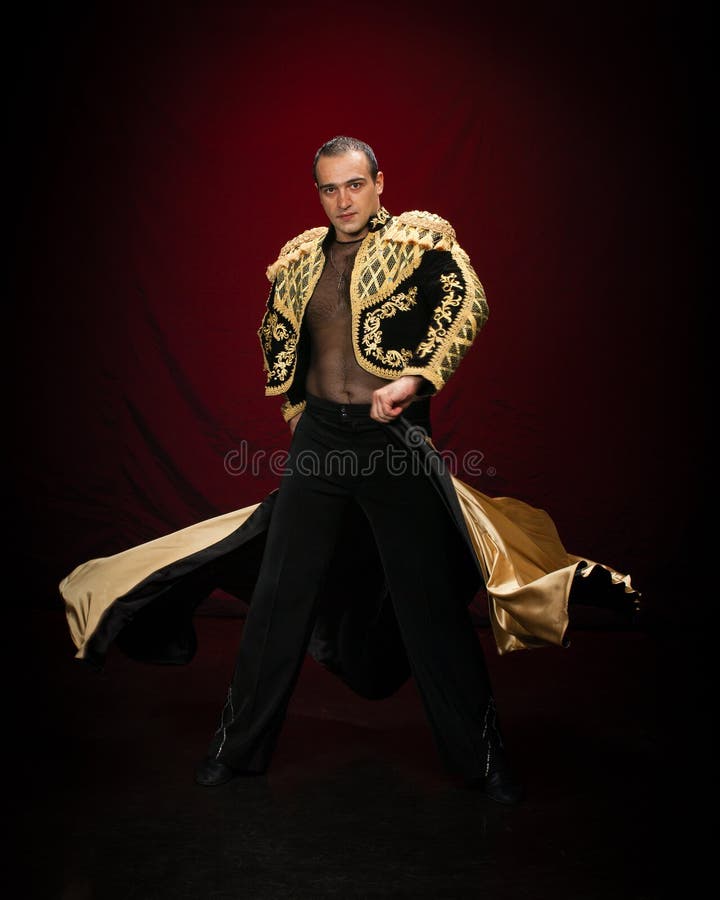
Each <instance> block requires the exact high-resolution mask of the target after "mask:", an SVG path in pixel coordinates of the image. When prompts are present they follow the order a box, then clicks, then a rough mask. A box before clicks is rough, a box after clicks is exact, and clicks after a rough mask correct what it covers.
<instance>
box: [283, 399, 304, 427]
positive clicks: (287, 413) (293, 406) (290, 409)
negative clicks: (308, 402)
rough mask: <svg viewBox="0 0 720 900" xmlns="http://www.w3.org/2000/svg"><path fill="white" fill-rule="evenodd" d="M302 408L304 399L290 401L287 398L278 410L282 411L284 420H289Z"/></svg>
mask: <svg viewBox="0 0 720 900" xmlns="http://www.w3.org/2000/svg"><path fill="white" fill-rule="evenodd" d="M304 409H305V401H304V400H301V401H300V402H299V403H291V402H290V401H289V400H286V401H285V402H284V403H283V405H282V406H281V407H280V412H281V413H282V417H283V419H285V421H286V422H289V421H290V419H294V418H295V416H296V415H297V414H298V413H301V412H302V411H303V410H304Z"/></svg>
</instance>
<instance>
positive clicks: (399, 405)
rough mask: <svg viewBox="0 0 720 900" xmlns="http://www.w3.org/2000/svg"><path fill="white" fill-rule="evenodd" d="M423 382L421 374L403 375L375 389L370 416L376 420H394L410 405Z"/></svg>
mask: <svg viewBox="0 0 720 900" xmlns="http://www.w3.org/2000/svg"><path fill="white" fill-rule="evenodd" d="M422 382H423V378H422V376H421V375H402V376H401V377H400V378H398V379H396V380H395V381H391V382H390V383H389V384H386V385H384V386H383V387H381V388H378V389H377V390H376V391H373V398H372V405H371V407H370V418H371V419H375V421H376V422H392V420H393V419H396V418H397V417H398V416H399V415H400V413H401V412H402V411H403V410H404V409H407V407H408V406H410V404H411V403H412V402H413V400H414V399H415V395H416V394H417V392H418V391H419V390H420V385H421V384H422Z"/></svg>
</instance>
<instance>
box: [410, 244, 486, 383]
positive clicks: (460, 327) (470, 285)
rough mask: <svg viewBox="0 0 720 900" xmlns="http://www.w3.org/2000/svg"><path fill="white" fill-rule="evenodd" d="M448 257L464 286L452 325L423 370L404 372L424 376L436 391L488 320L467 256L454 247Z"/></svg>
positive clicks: (456, 365)
mask: <svg viewBox="0 0 720 900" xmlns="http://www.w3.org/2000/svg"><path fill="white" fill-rule="evenodd" d="M452 256H453V259H454V260H455V262H456V263H457V266H458V268H459V269H460V273H461V275H462V278H463V281H464V283H465V293H464V298H463V299H462V302H461V305H460V307H459V308H458V310H457V313H456V315H455V321H454V323H453V324H452V325H451V326H449V327H447V328H446V329H445V335H444V337H442V338H441V340H440V342H439V344H438V346H437V347H436V349H435V353H434V354H433V356H432V358H431V359H430V360H429V362H428V368H427V370H424V369H423V370H420V371H414V370H411V371H408V373H407V374H413V375H424V376H425V377H426V378H427V379H428V380H429V381H432V383H433V384H434V385H435V387H436V388H437V389H438V390H439V389H440V388H441V387H442V386H443V385H444V384H445V383H446V382H447V380H448V379H449V378H450V376H451V375H452V374H453V372H454V371H455V370H456V369H457V367H458V366H459V365H460V362H461V360H462V358H463V357H464V356H465V354H466V353H467V351H468V350H469V349H470V346H471V345H472V342H473V341H474V340H475V335H476V334H477V333H478V331H479V330H480V329H481V328H482V326H483V325H484V324H485V321H486V319H487V317H488V305H487V301H486V299H485V291H484V290H483V286H482V284H481V283H480V280H479V279H478V277H477V274H476V272H475V270H474V269H473V267H472V266H471V264H470V259H469V258H468V255H467V253H466V252H465V251H464V250H463V249H462V248H461V247H459V246H458V245H457V244H456V245H455V246H454V247H453V249H452Z"/></svg>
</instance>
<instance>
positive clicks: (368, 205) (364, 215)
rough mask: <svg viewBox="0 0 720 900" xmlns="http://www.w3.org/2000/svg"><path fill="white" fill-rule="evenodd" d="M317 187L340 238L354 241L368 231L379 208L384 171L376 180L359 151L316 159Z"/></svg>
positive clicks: (365, 157) (378, 174)
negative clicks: (369, 224) (369, 221)
mask: <svg viewBox="0 0 720 900" xmlns="http://www.w3.org/2000/svg"><path fill="white" fill-rule="evenodd" d="M317 189H318V194H319V196H320V202H321V203H322V207H323V209H324V210H325V214H326V215H327V217H328V219H330V221H331V222H332V224H333V225H334V226H335V231H336V233H337V239H338V240H339V241H354V240H357V239H358V238H361V237H365V235H366V234H367V233H368V220H369V219H370V216H372V215H373V214H374V213H376V212H377V211H378V209H379V208H380V194H382V190H383V173H382V172H378V173H377V175H376V177H375V181H373V180H372V176H371V175H370V162H369V160H368V158H367V156H365V154H364V153H363V152H362V151H361V150H351V151H350V152H349V153H343V154H342V155H341V156H321V157H320V158H319V159H318V161H317Z"/></svg>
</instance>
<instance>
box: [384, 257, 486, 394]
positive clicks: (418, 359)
mask: <svg viewBox="0 0 720 900" xmlns="http://www.w3.org/2000/svg"><path fill="white" fill-rule="evenodd" d="M418 281H419V288H420V291H419V298H418V299H419V302H420V303H421V304H422V306H423V308H424V313H425V315H424V317H423V318H424V321H425V322H426V323H427V324H426V325H425V327H424V332H423V334H422V336H421V338H420V340H419V342H418V344H417V346H416V347H415V350H414V352H413V356H412V358H411V359H409V360H408V363H407V365H406V366H405V368H404V369H403V371H402V374H403V375H422V376H423V378H425V379H427V380H428V381H429V382H430V383H431V384H432V385H433V386H434V388H435V390H436V391H439V390H440V389H441V388H442V387H443V386H444V385H445V384H446V383H447V381H448V379H449V378H450V376H451V375H452V374H453V373H454V372H455V370H456V369H457V367H458V366H459V365H460V362H461V361H462V359H463V357H464V356H465V354H466V353H467V351H468V350H469V349H470V347H471V345H472V343H473V341H474V340H475V337H476V335H477V333H478V332H479V331H480V329H481V328H482V326H483V325H484V324H485V321H486V320H487V317H488V305H487V300H486V298H485V291H484V290H483V287H482V284H481V283H480V280H479V278H478V276H477V274H476V273H475V270H474V269H473V267H472V265H471V264H470V260H469V258H468V256H467V254H466V253H465V251H464V250H463V249H462V248H461V247H460V246H459V245H458V244H453V245H452V247H451V249H449V250H429V251H427V252H426V253H425V255H424V258H423V262H422V264H421V268H420V271H419V272H418Z"/></svg>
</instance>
